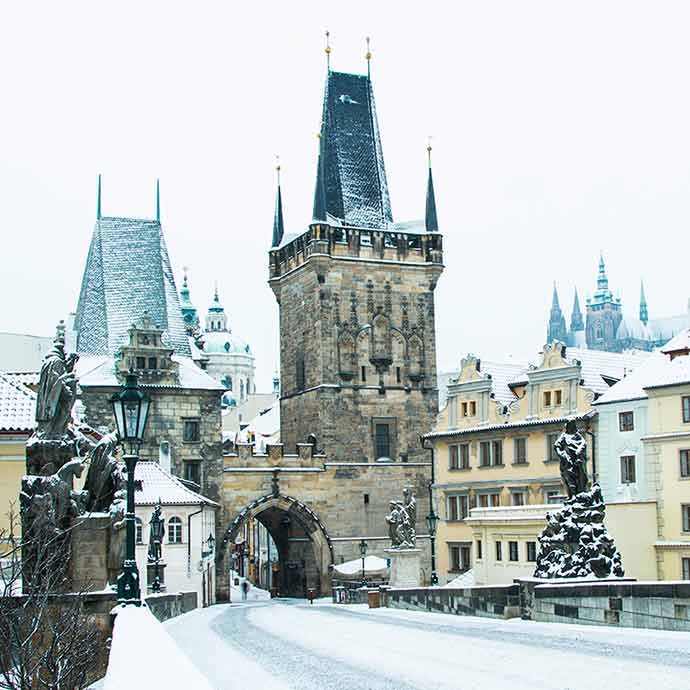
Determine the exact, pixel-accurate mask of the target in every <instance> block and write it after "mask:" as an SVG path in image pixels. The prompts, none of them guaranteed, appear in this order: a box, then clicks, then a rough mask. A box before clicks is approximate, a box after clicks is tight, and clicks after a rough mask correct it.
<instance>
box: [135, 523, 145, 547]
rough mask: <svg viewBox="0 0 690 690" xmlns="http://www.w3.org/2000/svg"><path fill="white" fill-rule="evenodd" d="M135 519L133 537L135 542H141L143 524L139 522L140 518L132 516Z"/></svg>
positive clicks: (142, 541) (142, 539) (142, 540)
mask: <svg viewBox="0 0 690 690" xmlns="http://www.w3.org/2000/svg"><path fill="white" fill-rule="evenodd" d="M134 519H135V526H134V532H135V539H136V542H137V544H143V543H144V526H143V525H142V524H141V518H134Z"/></svg>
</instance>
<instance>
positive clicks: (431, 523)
mask: <svg viewBox="0 0 690 690" xmlns="http://www.w3.org/2000/svg"><path fill="white" fill-rule="evenodd" d="M437 522H438V515H436V513H435V512H434V506H433V504H431V503H430V504H429V514H428V515H427V516H426V526H427V528H428V530H429V537H430V541H431V584H432V585H437V584H438V575H437V574H436V523H437Z"/></svg>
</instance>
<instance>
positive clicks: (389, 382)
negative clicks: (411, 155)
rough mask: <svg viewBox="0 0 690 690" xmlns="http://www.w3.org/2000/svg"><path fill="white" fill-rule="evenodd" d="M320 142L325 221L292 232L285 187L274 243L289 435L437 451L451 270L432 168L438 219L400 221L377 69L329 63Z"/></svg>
mask: <svg viewBox="0 0 690 690" xmlns="http://www.w3.org/2000/svg"><path fill="white" fill-rule="evenodd" d="M319 146H320V148H319V160H318V167H317V174H316V185H315V194H314V212H313V221H312V223H311V225H309V226H308V228H306V229H304V230H303V231H302V232H301V233H300V234H298V235H286V236H285V237H283V232H282V231H283V219H282V199H281V198H280V196H279V197H278V201H277V205H276V218H277V219H278V220H276V221H275V222H274V228H273V229H274V232H273V236H272V244H273V247H272V249H271V250H270V280H269V283H270V286H271V288H272V289H273V292H274V294H275V296H276V299H277V301H278V304H279V306H280V342H281V353H280V354H281V360H280V374H281V381H280V392H281V437H282V438H281V440H282V442H283V443H284V444H285V447H286V450H287V451H290V452H294V449H295V446H296V444H297V443H303V442H306V441H307V439H308V437H309V435H310V434H315V435H316V439H317V441H316V442H317V447H318V449H319V450H323V451H324V452H325V453H326V454H327V455H328V456H329V457H330V458H332V459H334V460H339V461H345V462H347V461H351V462H375V461H384V460H393V461H407V460H409V461H412V460H420V461H421V460H424V461H426V460H428V456H427V453H426V451H424V450H423V449H422V447H421V445H420V442H419V435H420V434H421V433H423V432H426V431H428V430H429V429H430V428H432V426H433V424H434V420H435V417H436V414H437V411H438V391H437V383H436V337H435V318H434V289H435V288H436V284H437V281H438V279H439V277H440V275H441V273H442V271H443V252H442V236H441V235H440V234H439V233H438V230H437V217H436V203H435V199H434V197H433V182H432V178H431V171H430V169H429V175H428V181H427V198H426V218H425V219H424V220H420V221H418V222H410V223H400V224H396V223H394V222H393V214H392V211H391V204H390V198H389V194H388V183H387V180H386V171H385V166H384V161H383V152H382V147H381V137H380V134H379V128H378V121H377V117H376V108H375V104H374V94H373V90H372V85H371V79H370V77H369V76H368V75H367V76H360V75H354V74H345V73H341V72H333V71H330V70H329V71H328V76H327V80H326V89H325V95H324V101H323V115H322V128H321V132H320V139H319ZM277 243H280V244H279V246H276V245H277Z"/></svg>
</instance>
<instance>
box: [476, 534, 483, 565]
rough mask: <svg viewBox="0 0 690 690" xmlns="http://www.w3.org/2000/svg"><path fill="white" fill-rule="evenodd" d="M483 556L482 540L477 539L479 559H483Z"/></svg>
mask: <svg viewBox="0 0 690 690" xmlns="http://www.w3.org/2000/svg"><path fill="white" fill-rule="evenodd" d="M482 558H483V556H482V540H481V539H477V560H478V561H481V560H482Z"/></svg>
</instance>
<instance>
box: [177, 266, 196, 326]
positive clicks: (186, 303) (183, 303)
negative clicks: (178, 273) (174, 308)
mask: <svg viewBox="0 0 690 690" xmlns="http://www.w3.org/2000/svg"><path fill="white" fill-rule="evenodd" d="M182 270H183V276H184V277H183V279H182V289H181V290H180V308H181V309H182V318H183V319H184V324H185V326H186V327H187V332H188V333H190V332H191V331H193V330H194V329H195V328H196V327H197V326H198V325H199V314H198V312H197V310H196V307H195V306H194V304H192V300H191V298H190V296H189V282H188V280H187V267H186V266H184V267H183V269H182Z"/></svg>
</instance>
